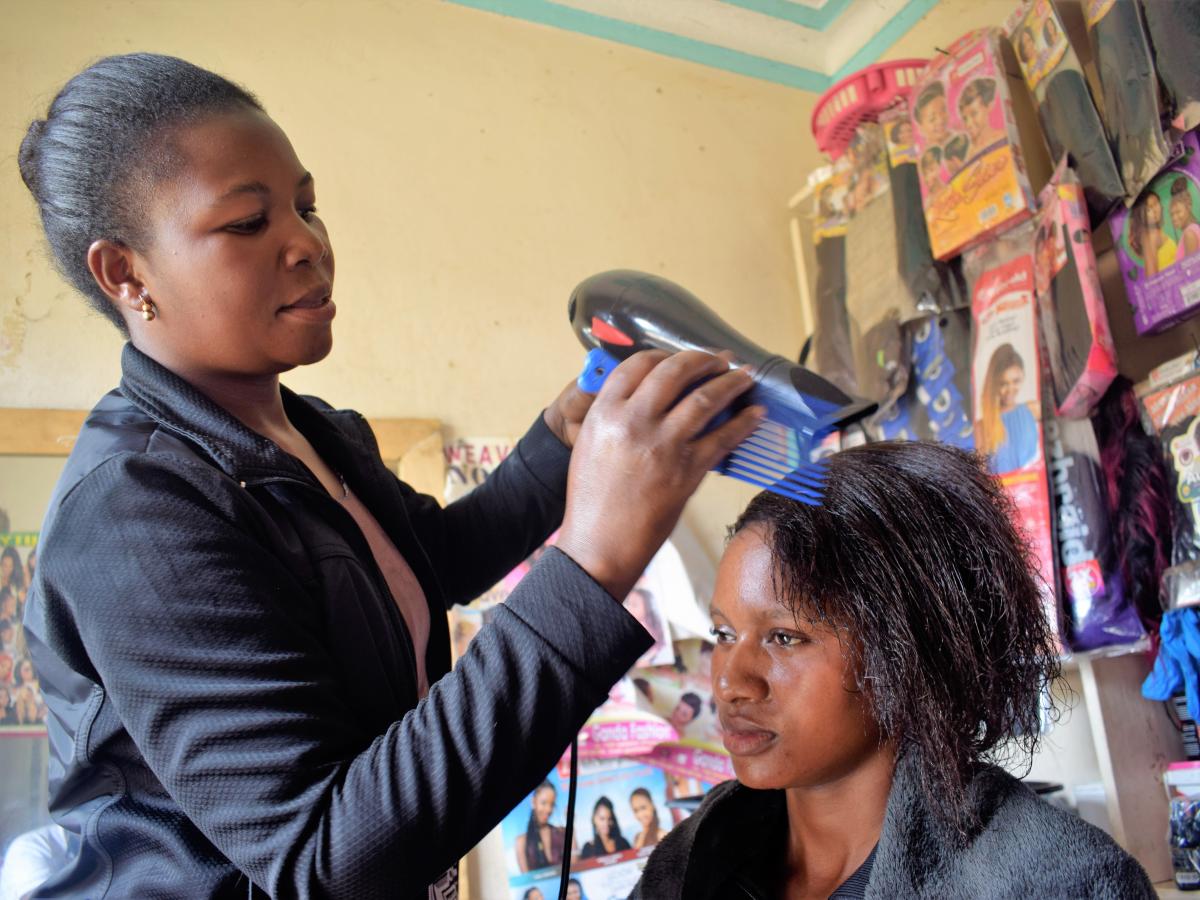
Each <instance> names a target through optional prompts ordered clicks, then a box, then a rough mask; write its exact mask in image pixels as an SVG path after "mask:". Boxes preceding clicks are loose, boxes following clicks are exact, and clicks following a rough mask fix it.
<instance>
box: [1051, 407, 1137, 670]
mask: <svg viewBox="0 0 1200 900" xmlns="http://www.w3.org/2000/svg"><path fill="white" fill-rule="evenodd" d="M1046 453H1047V455H1048V456H1049V457H1050V481H1051V483H1052V485H1053V488H1054V491H1053V493H1054V524H1055V529H1054V536H1055V544H1056V549H1057V551H1058V575H1059V594H1060V596H1062V598H1063V603H1064V606H1065V607H1066V619H1067V628H1068V634H1067V640H1068V643H1069V644H1070V646H1071V649H1072V650H1076V651H1083V650H1095V649H1096V648H1097V647H1107V646H1110V645H1112V644H1127V643H1131V642H1133V641H1136V640H1137V639H1138V638H1140V637H1141V636H1142V635H1143V634H1145V629H1144V628H1143V627H1142V622H1141V619H1140V617H1139V616H1138V611H1137V609H1135V608H1134V607H1133V605H1132V604H1131V603H1130V602H1129V599H1128V598H1127V597H1126V594H1125V584H1124V581H1123V580H1122V578H1121V569H1120V561H1119V559H1118V554H1117V552H1116V547H1115V543H1114V541H1113V532H1112V529H1111V528H1110V525H1109V517H1108V504H1107V501H1106V497H1105V488H1104V480H1103V472H1102V471H1101V469H1100V448H1099V447H1098V446H1097V443H1096V432H1095V430H1094V429H1093V427H1092V422H1091V420H1090V419H1087V418H1083V419H1066V418H1058V417H1056V416H1047V418H1046Z"/></svg>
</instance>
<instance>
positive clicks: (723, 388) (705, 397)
mask: <svg viewBox="0 0 1200 900" xmlns="http://www.w3.org/2000/svg"><path fill="white" fill-rule="evenodd" d="M753 386H754V379H753V378H751V377H750V375H749V373H748V372H746V371H745V370H744V369H728V370H726V371H725V372H723V373H722V374H720V375H718V376H716V377H715V378H711V379H709V380H708V381H706V382H704V383H703V384H701V385H699V386H698V387H696V388H695V389H693V390H692V391H690V392H688V393H687V394H685V395H684V396H683V397H681V398H680V400H679V402H678V403H677V404H675V407H674V408H673V409H672V410H671V411H670V412H669V413H667V416H666V425H667V427H668V428H670V429H671V430H672V431H673V432H674V433H675V434H678V435H679V436H680V437H681V438H683V439H684V440H691V439H692V438H694V437H696V436H697V435H699V434H700V433H702V432H703V431H704V430H705V429H706V428H708V426H709V423H711V422H712V420H713V418H714V417H715V416H717V415H718V414H720V413H722V412H724V411H725V410H727V409H729V407H730V405H731V404H732V403H733V402H734V401H735V400H737V398H738V397H740V396H741V395H742V394H744V393H746V391H748V390H750V388H751V387H753Z"/></svg>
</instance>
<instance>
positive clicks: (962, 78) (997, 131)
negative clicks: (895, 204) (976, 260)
mask: <svg viewBox="0 0 1200 900" xmlns="http://www.w3.org/2000/svg"><path fill="white" fill-rule="evenodd" d="M1000 40H1001V35H1000V31H999V30H998V29H995V28H987V29H980V30H978V31H972V32H969V33H967V34H965V35H963V36H962V37H961V38H959V39H958V40H957V41H955V42H954V43H953V44H951V45H950V47H948V48H947V51H946V54H945V55H939V56H937V57H936V58H934V59H933V60H931V61H930V63H929V68H927V69H926V70H925V72H924V73H923V74H922V75H921V77H920V79H919V80H918V81H917V83H916V85H914V86H913V92H912V95H911V96H910V98H909V115H910V117H911V119H912V123H913V136H914V139H915V142H916V148H917V168H918V170H919V172H920V176H921V198H922V201H923V205H924V209H925V223H926V226H927V228H928V230H929V243H930V246H931V247H932V249H933V255H934V257H935V258H936V259H941V260H946V259H950V258H951V257H953V256H956V255H957V254H958V253H960V252H961V251H962V250H963V248H965V247H968V246H971V245H972V244H975V243H978V242H980V241H982V240H984V239H986V238H987V237H988V236H989V235H993V234H996V233H998V232H1000V231H1003V230H1004V229H1006V228H1009V227H1011V226H1012V225H1015V224H1017V223H1018V222H1021V221H1023V220H1024V219H1027V218H1029V217H1030V215H1032V213H1033V209H1034V196H1033V190H1032V189H1031V187H1030V184H1029V176H1028V174H1027V173H1026V170H1025V163H1024V159H1023V156H1022V154H1021V153H1020V150H1019V144H1018V138H1017V129H1016V123H1015V121H1014V120H1013V115H1012V101H1011V98H1010V96H1009V91H1008V84H1007V82H1006V75H1005V70H1004V65H1003V61H1002V59H1001V55H1000V52H1001V51H1000V43H999V42H1000Z"/></svg>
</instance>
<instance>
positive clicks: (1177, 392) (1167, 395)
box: [1139, 369, 1200, 566]
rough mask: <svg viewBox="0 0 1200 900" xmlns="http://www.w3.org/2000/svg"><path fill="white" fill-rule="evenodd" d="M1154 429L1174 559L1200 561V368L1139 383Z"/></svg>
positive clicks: (1175, 562)
mask: <svg viewBox="0 0 1200 900" xmlns="http://www.w3.org/2000/svg"><path fill="white" fill-rule="evenodd" d="M1139 394H1140V398H1139V399H1140V401H1141V404H1142V409H1143V410H1144V411H1145V419H1146V425H1147V426H1148V430H1149V431H1150V432H1151V433H1152V434H1154V435H1156V436H1157V437H1158V440H1159V443H1160V444H1161V445H1162V452H1163V461H1164V462H1165V463H1166V469H1167V490H1168V496H1169V497H1170V501H1171V505H1172V513H1173V514H1172V516H1171V520H1172V525H1171V565H1172V566H1179V565H1182V564H1184V563H1189V562H1200V371H1196V370H1194V369H1193V370H1192V371H1188V372H1185V373H1184V374H1182V375H1180V376H1179V377H1178V378H1175V379H1173V380H1171V381H1169V382H1167V383H1166V384H1163V385H1161V386H1154V385H1152V384H1151V385H1145V386H1143V387H1140V388H1139Z"/></svg>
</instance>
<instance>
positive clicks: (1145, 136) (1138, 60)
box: [1083, 0, 1171, 200]
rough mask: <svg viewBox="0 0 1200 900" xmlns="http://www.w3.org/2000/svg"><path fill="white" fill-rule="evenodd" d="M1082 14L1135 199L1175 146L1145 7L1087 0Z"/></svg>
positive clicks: (1127, 1) (1104, 106) (1129, 1)
mask: <svg viewBox="0 0 1200 900" xmlns="http://www.w3.org/2000/svg"><path fill="white" fill-rule="evenodd" d="M1083 16H1084V21H1085V22H1086V24H1087V34H1088V43H1089V44H1090V45H1091V48H1092V56H1093V58H1094V59H1095V60H1096V69H1097V71H1098V72H1099V75H1100V89H1101V92H1102V98H1101V99H1102V101H1103V102H1102V103H1101V104H1100V112H1101V114H1102V115H1103V117H1104V122H1105V124H1106V125H1107V126H1108V133H1109V134H1110V135H1111V136H1112V138H1113V142H1114V153H1115V156H1116V160H1117V165H1118V167H1119V169H1120V172H1121V178H1122V180H1123V181H1124V182H1125V196H1126V198H1127V199H1129V200H1132V199H1133V198H1134V197H1136V196H1137V195H1138V193H1139V192H1141V190H1142V188H1144V187H1145V186H1146V185H1147V184H1148V183H1149V181H1150V179H1151V178H1152V177H1153V176H1154V173H1155V172H1157V171H1158V170H1159V169H1161V168H1162V167H1163V164H1164V163H1166V161H1167V154H1168V153H1169V152H1170V150H1171V145H1170V144H1169V143H1168V142H1167V139H1166V137H1165V136H1164V135H1163V130H1162V122H1161V115H1160V111H1159V108H1158V79H1157V77H1156V75H1155V72H1154V60H1153V59H1152V57H1151V56H1150V43H1149V41H1148V40H1147V39H1146V31H1145V29H1144V28H1143V26H1142V12H1141V7H1139V6H1138V4H1137V3H1135V2H1133V0H1086V2H1085V4H1084V9H1083Z"/></svg>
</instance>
